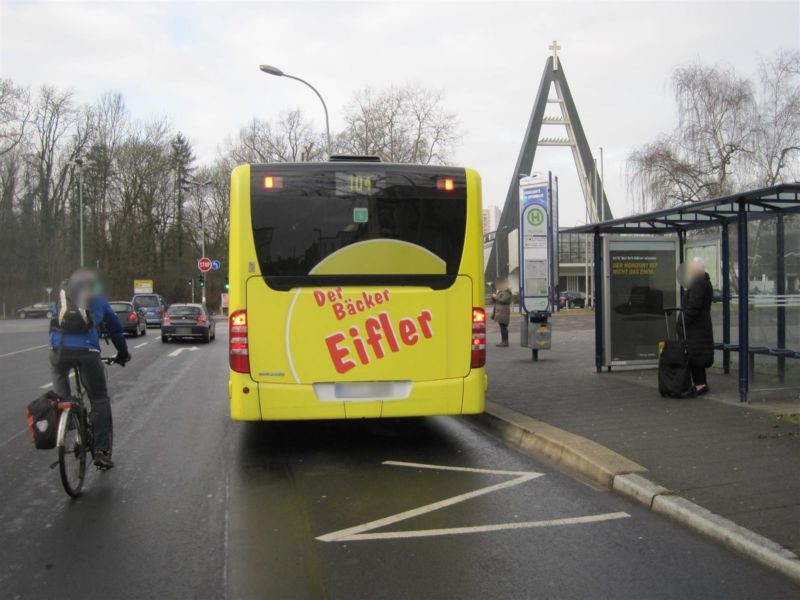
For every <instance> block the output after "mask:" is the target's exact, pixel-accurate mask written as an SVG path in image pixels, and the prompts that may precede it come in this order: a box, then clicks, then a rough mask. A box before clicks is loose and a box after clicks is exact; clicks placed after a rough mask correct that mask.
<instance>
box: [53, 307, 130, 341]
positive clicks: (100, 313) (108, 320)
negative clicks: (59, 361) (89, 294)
mask: <svg viewBox="0 0 800 600" xmlns="http://www.w3.org/2000/svg"><path fill="white" fill-rule="evenodd" d="M59 304H60V302H56V314H58V310H59V308H60V306H59ZM89 310H90V311H91V313H92V322H93V323H94V327H92V328H91V329H90V330H89V331H87V332H86V333H61V332H60V331H56V330H55V329H54V328H53V324H52V323H51V324H50V347H51V348H52V349H53V350H58V349H59V348H69V349H70V350H89V351H94V352H100V331H99V328H98V325H99V324H100V323H105V325H106V331H108V336H109V337H110V338H111V342H112V343H113V344H114V347H115V348H116V349H117V350H118V351H119V352H127V351H128V344H127V342H125V336H124V335H123V334H122V323H120V322H119V317H117V315H116V313H115V312H114V311H113V310H112V309H111V305H110V304H109V303H108V300H106V299H105V298H104V297H103V296H96V297H95V298H92V300H90V301H89Z"/></svg>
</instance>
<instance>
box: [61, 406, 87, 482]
mask: <svg viewBox="0 0 800 600" xmlns="http://www.w3.org/2000/svg"><path fill="white" fill-rule="evenodd" d="M87 442H88V440H87V439H86V435H85V428H84V427H83V424H82V423H81V418H80V416H79V414H78V412H77V411H76V410H75V409H74V408H68V409H66V410H65V411H64V412H62V413H61V421H60V422H59V424H58V470H59V472H60V473H61V483H62V484H63V486H64V490H65V491H66V492H67V493H68V494H69V495H70V496H72V497H73V498H75V497H77V496H80V493H81V489H82V488H83V480H84V479H85V477H86V455H87V454H88V450H89V449H88V443H87Z"/></svg>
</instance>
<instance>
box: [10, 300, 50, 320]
mask: <svg viewBox="0 0 800 600" xmlns="http://www.w3.org/2000/svg"><path fill="white" fill-rule="evenodd" d="M17 314H18V315H19V318H20V319H27V318H28V317H39V318H42V317H46V318H48V319H52V318H53V309H52V307H51V306H50V304H48V303H47V302H37V303H36V304H31V305H30V306H26V307H25V308H20V309H19V310H18V311H17Z"/></svg>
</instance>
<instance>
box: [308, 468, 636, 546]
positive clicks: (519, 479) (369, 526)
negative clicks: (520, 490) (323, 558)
mask: <svg viewBox="0 0 800 600" xmlns="http://www.w3.org/2000/svg"><path fill="white" fill-rule="evenodd" d="M383 464H384V465H388V466H394V467H410V468H416V469H433V470H440V471H460V472H465V473H486V474H490V475H510V476H513V477H514V478H513V479H509V480H508V481H503V482H501V483H496V484H493V485H489V486H486V487H482V488H479V489H477V490H473V491H471V492H466V493H464V494H459V495H457V496H452V497H450V498H445V499H444V500H439V501H438V502H433V503H431V504H426V505H424V506H420V507H418V508H413V509H411V510H407V511H404V512H401V513H397V514H394V515H390V516H388V517H384V518H382V519H377V520H375V521H370V522H369V523H364V524H362V525H356V526H355V527H348V528H347V529H340V530H339V531H333V532H331V533H326V534H325V535H321V536H319V537H317V539H318V540H319V541H321V542H349V541H363V540H379V539H380V540H387V539H398V538H413V537H429V536H441V535H457V534H464V533H482V532H487V531H501V530H506V529H525V528H532V527H548V526H553V525H574V524H579V523H593V522H597V521H608V520H612V519H623V518H627V517H630V515H629V514H628V513H625V512H616V513H604V514H600V515H587V516H583V517H568V518H563V519H548V520H544V521H523V522H513V523H497V524H494V525H476V526H473V527H448V528H443V529H421V530H415V531H387V532H382V533H367V532H369V531H372V530H374V529H379V528H381V527H385V526H387V525H392V524H394V523H398V522H400V521H406V520H408V519H412V518H414V517H418V516H420V515H424V514H427V513H430V512H433V511H436V510H439V509H442V508H446V507H448V506H453V505H454V504H459V503H461V502H465V501H466V500H471V499H472V498H477V497H478V496H484V495H486V494H491V493H492V492H497V491H500V490H504V489H507V488H510V487H514V486H517V485H520V484H522V483H525V482H527V481H531V480H533V479H536V478H538V477H541V476H542V475H543V474H544V473H536V472H534V471H503V470H497V469H477V468H473V467H452V466H444V465H428V464H422V463H409V462H401V461H393V460H387V461H385V462H384V463H383Z"/></svg>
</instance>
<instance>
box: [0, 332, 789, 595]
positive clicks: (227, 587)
mask: <svg viewBox="0 0 800 600" xmlns="http://www.w3.org/2000/svg"><path fill="white" fill-rule="evenodd" d="M220 325H221V326H220V327H219V328H218V330H217V340H216V341H215V342H212V343H211V344H210V345H202V344H198V345H197V346H196V349H193V348H195V346H193V345H192V344H170V345H164V344H162V343H161V342H160V341H159V340H158V338H157V336H156V335H154V334H156V333H157V331H154V330H150V331H149V332H148V335H147V337H144V338H136V339H129V342H130V345H131V348H132V353H133V356H134V360H133V362H132V363H131V364H130V365H129V366H128V367H126V368H124V369H122V368H119V367H112V368H110V369H109V378H110V387H111V391H112V404H113V410H114V421H115V452H114V458H115V461H116V462H117V468H116V469H114V470H113V471H110V472H108V473H105V474H100V473H97V472H94V471H93V472H91V473H90V475H89V478H88V481H87V489H86V492H85V494H84V496H83V497H81V498H79V499H78V500H70V499H69V498H68V497H67V496H66V495H65V494H64V492H63V490H62V489H61V486H60V481H59V477H58V472H57V470H51V469H49V468H48V465H49V463H50V462H52V461H53V460H54V459H55V452H43V451H36V450H35V449H33V447H32V445H31V444H30V442H29V441H28V438H27V434H26V433H25V431H24V407H25V404H26V403H27V402H28V401H29V400H31V399H32V398H34V397H35V396H36V395H37V394H39V393H41V392H42V389H43V388H44V387H45V386H46V385H47V384H48V383H49V382H50V380H51V378H50V375H49V372H48V366H47V360H46V353H47V350H46V348H44V347H39V346H41V345H42V344H44V343H45V340H46V336H45V330H46V323H45V322H44V321H25V322H22V321H10V322H0V390H2V392H0V394H2V396H0V398H1V399H0V450H2V455H0V473H1V477H0V533H1V535H2V543H0V598H2V599H6V598H42V599H49V598H59V599H63V600H68V599H72V598H75V599H76V600H77V599H87V600H90V599H94V598H102V599H104V600H109V599H111V600H115V599H126V598H131V599H142V598H159V599H170V598H201V599H205V598H209V599H216V598H231V599H239V598H247V599H249V598H276V599H281V600H283V599H295V598H298V599H300V598H335V599H348V600H350V599H361V598H363V599H378V598H393V599H394V598H402V599H405V598H415V599H417V598H418V599H427V598H431V599H435V598H459V599H471V598H480V599H485V598H637V599H638V598H676V597H681V598H724V599H733V598H770V599H780V598H797V594H798V589H797V588H796V587H794V586H792V585H791V584H790V583H788V582H787V581H785V580H783V579H781V578H779V577H777V576H775V575H773V574H771V573H769V572H767V571H765V570H763V569H762V568H760V567H759V566H757V565H755V564H753V563H750V562H749V561H747V560H745V559H742V558H739V557H738V556H736V555H733V554H731V553H730V552H728V551H727V550H725V549H723V548H721V547H718V546H716V545H714V544H712V543H710V542H708V541H706V540H705V539H702V538H700V537H698V536H695V535H693V534H691V533H689V532H687V531H685V530H683V529H682V528H680V527H678V526H676V525H674V524H672V523H671V522H669V521H666V520H664V519H662V518H660V517H659V516H658V515H654V514H652V513H650V512H647V511H644V510H640V509H639V507H637V506H635V505H633V504H630V503H628V502H626V501H625V500H623V499H621V498H618V497H616V496H614V495H612V494H610V493H608V492H605V491H601V490H596V489H593V488H591V487H589V486H587V485H585V484H584V483H581V482H579V481H576V480H574V479H572V478H570V477H569V476H567V475H565V474H563V473H560V472H558V471H554V470H553V469H551V468H548V467H547V466H545V465H543V464H540V463H538V462H536V461H534V460H532V459H530V458H528V457H526V456H523V455H520V454H518V453H516V452H515V451H513V450H511V449H509V448H507V447H506V446H504V445H503V444H502V443H500V442H498V441H496V440H495V439H494V438H492V437H491V436H489V435H488V434H486V433H485V432H484V431H482V430H481V429H478V428H476V427H475V426H473V425H472V423H471V422H470V421H467V420H463V419H454V418H434V419H409V420H395V421H361V422H344V423H342V422H338V423H328V422H322V423H287V424H242V423H232V422H230V421H229V419H228V408H227V398H226V376H227V375H226V341H227V340H226V338H227V333H226V331H225V329H226V328H225V327H223V326H222V325H224V323H220ZM145 342H146V345H142V346H140V347H138V348H137V346H139V345H140V344H145ZM177 349H182V351H181V352H180V353H177V354H176V355H173V356H171V355H170V354H171V353H174V352H175V350H177ZM109 353H110V348H109ZM40 388H42V389H40ZM453 467H456V469H453ZM497 471H501V472H499V473H498V472H497Z"/></svg>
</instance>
